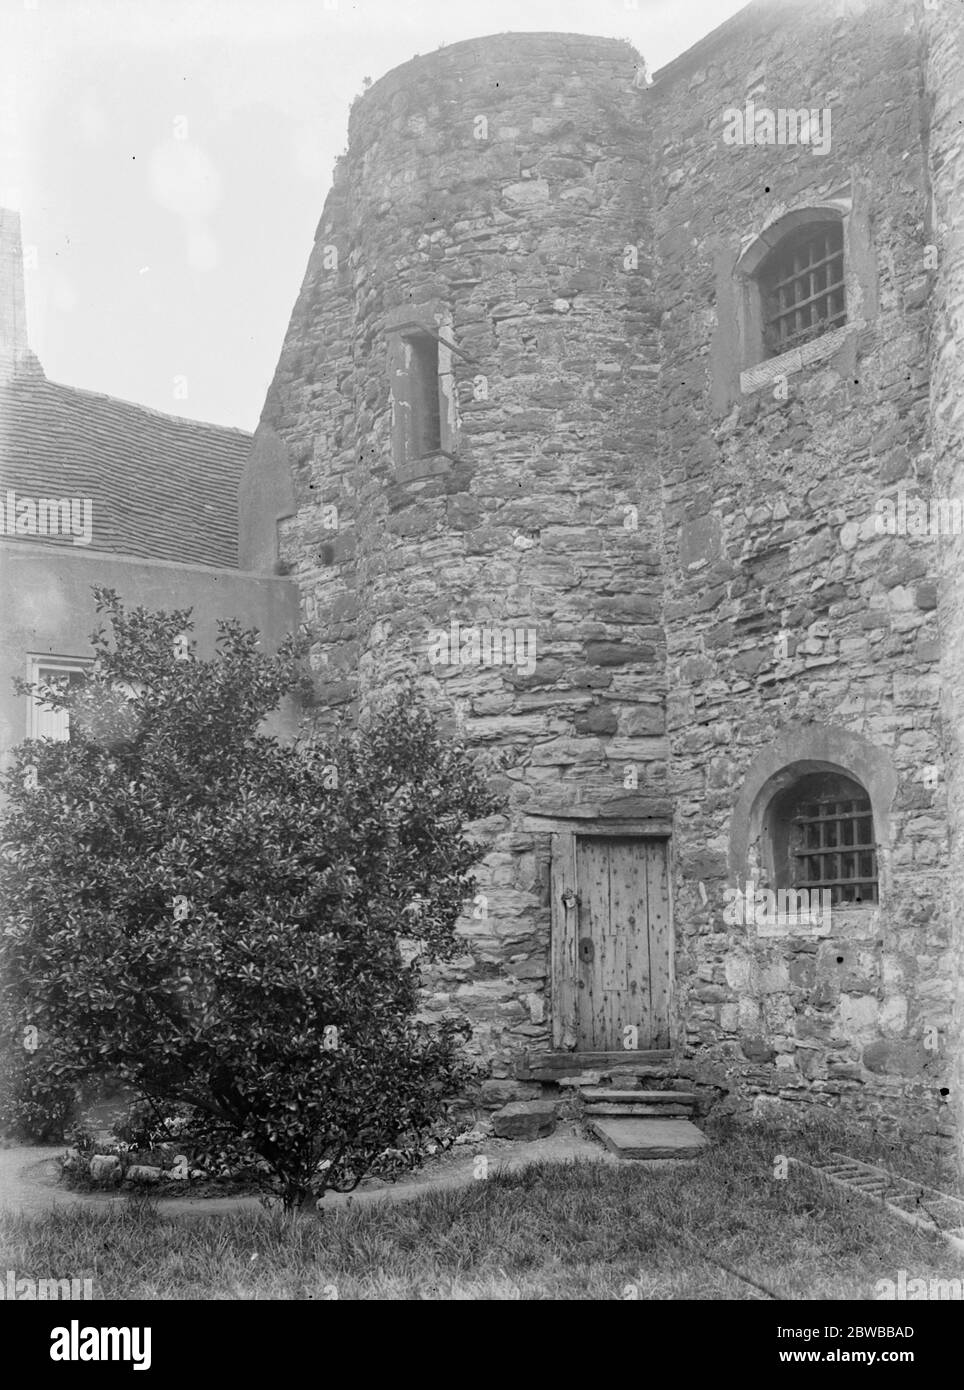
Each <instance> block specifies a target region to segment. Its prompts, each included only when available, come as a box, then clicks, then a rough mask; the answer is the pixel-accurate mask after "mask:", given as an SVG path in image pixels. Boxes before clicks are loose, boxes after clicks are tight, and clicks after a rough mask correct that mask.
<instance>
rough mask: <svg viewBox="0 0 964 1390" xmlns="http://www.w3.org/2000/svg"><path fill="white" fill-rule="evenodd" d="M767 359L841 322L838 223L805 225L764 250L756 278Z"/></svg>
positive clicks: (841, 269) (841, 260) (842, 300)
mask: <svg viewBox="0 0 964 1390" xmlns="http://www.w3.org/2000/svg"><path fill="white" fill-rule="evenodd" d="M759 281H760V290H761V294H762V298H763V343H764V348H765V351H766V355H767V356H768V357H777V356H779V354H780V353H783V352H789V351H790V350H791V349H792V348H796V347H800V346H801V345H802V344H803V343H808V342H810V341H811V340H812V339H814V338H819V337H820V335H821V334H823V333H827V332H829V331H830V330H831V329H833V328H841V327H842V326H843V325H844V324H845V323H846V321H847V305H846V294H845V290H844V244H843V223H842V222H840V221H836V220H834V221H829V222H817V223H813V222H811V223H808V224H807V225H805V226H803V227H799V228H797V229H796V230H795V231H793V232H791V233H789V234H788V235H787V236H786V237H785V238H784V240H783V241H782V242H780V244H779V245H778V246H777V247H775V249H774V250H773V251H772V252H771V253H770V255H769V256H768V257H767V259H766V261H765V262H764V265H763V269H762V271H761V272H760V276H759Z"/></svg>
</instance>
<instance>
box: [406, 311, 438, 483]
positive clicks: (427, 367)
mask: <svg viewBox="0 0 964 1390" xmlns="http://www.w3.org/2000/svg"><path fill="white" fill-rule="evenodd" d="M404 341H405V370H406V372H407V373H408V378H409V383H410V388H409V389H410V394H409V408H410V411H411V417H410V422H409V429H410V439H411V445H412V448H411V455H412V457H415V458H424V457H425V456H426V454H437V453H438V451H439V450H440V449H441V447H442V415H441V410H440V407H439V378H438V370H439V368H438V342H437V340H436V339H435V338H433V337H430V336H429V335H428V334H419V335H418V336H417V337H411V338H406V339H405V340H404Z"/></svg>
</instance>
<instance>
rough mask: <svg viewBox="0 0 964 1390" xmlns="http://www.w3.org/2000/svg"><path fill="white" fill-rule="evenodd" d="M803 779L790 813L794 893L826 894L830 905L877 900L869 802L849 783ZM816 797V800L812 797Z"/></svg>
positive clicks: (875, 866) (845, 779) (872, 830)
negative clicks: (813, 891) (820, 891)
mask: <svg viewBox="0 0 964 1390" xmlns="http://www.w3.org/2000/svg"><path fill="white" fill-rule="evenodd" d="M821 780H822V783H823V785H821V784H820V782H816V784H815V781H814V779H812V778H808V779H806V783H801V785H800V786H799V787H798V789H797V799H796V802H795V805H794V806H793V808H792V813H791V822H790V835H789V851H790V876H791V881H792V886H793V887H794V888H807V889H824V888H826V889H829V891H830V894H831V903H832V904H833V906H837V905H838V904H846V903H854V904H856V903H875V902H876V901H877V843H876V840H875V838H874V817H873V811H872V810H871V805H870V799H869V797H868V796H867V795H866V793H865V792H864V790H863V788H862V787H861V786H860V785H859V783H857V782H852V781H851V780H850V779H849V778H842V777H824V778H823V779H821ZM814 793H816V795H814Z"/></svg>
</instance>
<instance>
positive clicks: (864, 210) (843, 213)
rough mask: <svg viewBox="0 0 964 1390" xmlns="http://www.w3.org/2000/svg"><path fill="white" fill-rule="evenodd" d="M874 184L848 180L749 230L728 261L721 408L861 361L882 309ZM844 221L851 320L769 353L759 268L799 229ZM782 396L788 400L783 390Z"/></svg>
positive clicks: (722, 290)
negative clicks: (819, 370) (801, 376)
mask: <svg viewBox="0 0 964 1390" xmlns="http://www.w3.org/2000/svg"><path fill="white" fill-rule="evenodd" d="M871 193H872V189H871V186H870V184H869V183H868V181H866V180H862V179H857V180H854V181H852V182H851V181H848V182H847V184H846V185H844V186H842V187H841V190H840V192H839V193H835V194H833V195H832V196H831V197H829V198H825V199H819V200H814V201H812V202H805V203H798V204H797V205H796V206H794V207H792V208H790V209H785V210H783V211H782V212H780V213H779V214H775V215H774V216H773V217H771V218H770V219H769V220H768V221H767V222H766V223H764V225H763V226H762V227H761V228H760V229H759V230H757V231H755V232H752V233H748V234H747V235H746V236H744V237H743V240H742V243H741V249H740V251H739V253H738V254H737V256H736V259H735V261H734V260H732V259H730V258H729V256H728V257H727V262H726V265H727V268H726V269H724V267H723V266H721V267H720V271H719V277H718V282H717V284H718V299H719V305H720V320H719V323H718V328H717V333H716V336H715V341H714V363H715V366H714V381H715V386H714V399H715V403H716V405H717V406H718V408H719V409H720V410H724V411H725V410H728V409H730V407H731V406H732V404H733V403H734V401H736V402H739V401H740V400H741V399H743V398H745V397H747V396H751V395H754V394H755V393H756V392H758V391H761V390H764V389H765V388H767V387H771V386H773V384H774V383H775V382H777V381H778V380H779V379H780V378H788V377H790V376H792V375H793V374H794V373H796V372H800V371H803V370H804V369H805V368H807V367H809V366H811V365H816V364H819V363H821V362H826V361H829V360H830V359H831V358H833V359H835V363H836V365H838V366H839V369H840V371H841V372H842V373H844V374H847V373H849V372H850V369H851V368H852V367H856V363H857V358H858V356H859V354H860V353H861V352H864V351H867V350H868V349H869V347H870V346H871V345H872V342H873V336H872V334H870V333H868V331H867V330H868V329H870V328H871V327H872V325H873V324H874V322H875V320H876V317H877V311H878V298H879V296H878V278H879V276H878V267H877V260H876V254H875V251H874V238H873V233H872V227H871V211H870V209H871V205H872V199H871ZM831 220H839V221H840V223H841V224H842V227H843V250H844V285H845V305H846V313H847V321H846V323H845V324H843V325H842V326H841V327H839V328H833V329H831V330H830V331H829V332H825V333H822V334H821V335H820V336H819V337H817V338H814V339H813V340H812V341H810V342H808V343H805V344H803V345H802V346H801V347H796V348H792V349H791V350H790V351H788V352H785V353H782V354H780V355H779V356H776V357H767V356H766V355H765V352H764V345H763V329H764V325H763V314H762V305H761V296H760V286H759V281H758V279H757V274H758V272H759V270H760V267H761V265H762V264H763V262H764V261H765V260H766V258H767V257H768V256H769V255H770V253H771V252H772V251H773V250H774V249H775V248H777V247H779V245H780V243H781V242H782V241H784V239H785V238H786V237H787V236H788V235H789V234H791V233H792V232H793V231H795V230H796V229H798V228H800V227H803V226H807V225H813V224H815V223H818V222H826V221H831ZM782 399H786V396H783V397H782Z"/></svg>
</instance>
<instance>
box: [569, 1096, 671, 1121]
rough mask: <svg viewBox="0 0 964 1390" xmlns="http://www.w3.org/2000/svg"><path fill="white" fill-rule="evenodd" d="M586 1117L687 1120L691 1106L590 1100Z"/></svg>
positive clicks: (586, 1107)
mask: <svg viewBox="0 0 964 1390" xmlns="http://www.w3.org/2000/svg"><path fill="white" fill-rule="evenodd" d="M585 1113H586V1114H587V1115H634V1116H635V1117H636V1118H637V1119H640V1120H645V1119H653V1120H659V1119H663V1120H665V1119H669V1118H673V1117H677V1116H678V1117H680V1118H681V1119H684V1120H689V1119H691V1118H692V1115H693V1107H692V1106H691V1105H637V1104H636V1103H635V1102H634V1101H628V1100H621V1101H616V1102H610V1101H605V1100H591V1101H588V1102H587V1103H586V1105H585Z"/></svg>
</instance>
